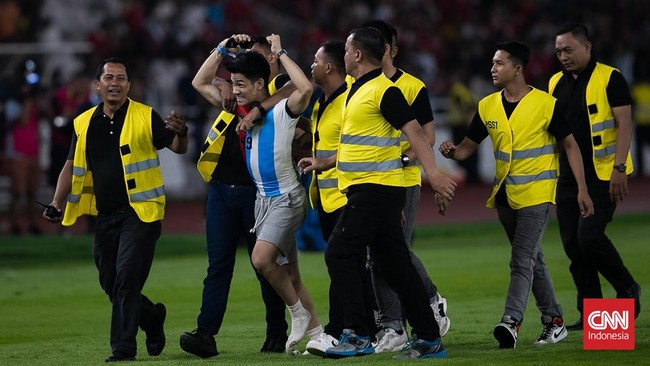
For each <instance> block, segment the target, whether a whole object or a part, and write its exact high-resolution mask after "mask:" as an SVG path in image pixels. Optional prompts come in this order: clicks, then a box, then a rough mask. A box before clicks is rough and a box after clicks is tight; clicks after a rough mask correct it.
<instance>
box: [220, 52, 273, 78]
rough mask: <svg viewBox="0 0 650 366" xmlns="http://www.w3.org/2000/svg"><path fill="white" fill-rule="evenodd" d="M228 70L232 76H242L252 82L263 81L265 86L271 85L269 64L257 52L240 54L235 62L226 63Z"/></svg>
mask: <svg viewBox="0 0 650 366" xmlns="http://www.w3.org/2000/svg"><path fill="white" fill-rule="evenodd" d="M226 70H228V71H229V72H230V73H231V74H242V75H244V77H246V78H247V79H248V80H250V81H252V82H255V81H257V79H263V80H264V85H266V84H268V83H269V77H270V76H271V67H270V66H269V62H268V61H267V60H266V58H265V57H264V56H263V55H261V54H259V53H257V52H244V53H242V54H240V55H239V56H237V57H236V58H235V59H234V60H232V61H230V62H228V63H226Z"/></svg>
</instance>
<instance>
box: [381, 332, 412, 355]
mask: <svg viewBox="0 0 650 366" xmlns="http://www.w3.org/2000/svg"><path fill="white" fill-rule="evenodd" d="M407 341H408V337H407V336H406V333H405V332H403V333H402V334H398V333H397V332H396V331H395V330H394V329H390V328H388V329H386V330H385V333H384V336H383V337H381V339H380V340H379V342H377V346H375V352H377V353H380V352H398V351H401V350H402V347H404V345H405V344H406V342H407Z"/></svg>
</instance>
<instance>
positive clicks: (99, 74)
mask: <svg viewBox="0 0 650 366" xmlns="http://www.w3.org/2000/svg"><path fill="white" fill-rule="evenodd" d="M106 64H122V65H124V70H125V71H126V80H130V78H129V65H128V64H127V63H126V61H124V59H122V58H120V57H115V56H113V57H109V58H107V59H105V60H104V61H102V62H101V63H100V64H99V66H97V71H95V79H96V80H99V79H101V77H102V74H103V73H104V66H105V65H106Z"/></svg>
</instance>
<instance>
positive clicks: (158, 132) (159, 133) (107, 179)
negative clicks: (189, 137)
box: [68, 99, 175, 213]
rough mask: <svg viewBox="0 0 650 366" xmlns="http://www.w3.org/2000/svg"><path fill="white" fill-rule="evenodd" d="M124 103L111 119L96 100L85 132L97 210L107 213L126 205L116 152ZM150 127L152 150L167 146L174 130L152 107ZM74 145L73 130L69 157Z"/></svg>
mask: <svg viewBox="0 0 650 366" xmlns="http://www.w3.org/2000/svg"><path fill="white" fill-rule="evenodd" d="M128 106H129V100H128V99H127V100H126V102H125V103H124V104H123V105H122V106H121V107H120V108H119V109H118V110H117V111H115V113H114V114H113V118H112V119H111V118H109V117H108V116H106V114H104V111H103V110H104V109H103V107H104V104H103V103H100V104H99V105H98V106H97V109H95V112H94V113H93V115H92V117H91V118H90V125H89V126H88V133H87V136H86V162H87V164H88V169H89V170H90V171H92V174H93V185H94V190H95V197H96V200H97V211H99V212H100V213H111V212H114V211H116V210H118V209H120V208H123V207H126V206H128V205H129V199H128V196H127V194H126V184H125V183H124V169H123V168H122V157H121V155H120V134H121V133H122V127H123V126H124V118H125V117H126V111H127V108H128ZM151 130H152V133H153V141H152V142H153V145H154V146H155V147H156V150H160V149H163V148H165V147H167V146H169V145H170V144H171V143H172V141H173V140H174V137H175V134H174V132H172V131H171V130H168V129H167V128H165V122H164V121H163V119H162V118H161V117H160V115H159V114H158V113H157V112H156V111H154V110H153V109H152V110H151ZM76 145H77V134H76V132H74V133H73V134H72V144H71V146H70V152H69V153H68V159H70V160H71V159H74V152H75V148H76Z"/></svg>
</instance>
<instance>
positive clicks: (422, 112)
mask: <svg viewBox="0 0 650 366" xmlns="http://www.w3.org/2000/svg"><path fill="white" fill-rule="evenodd" d="M402 75H404V71H402V70H400V69H397V71H396V72H395V74H394V75H393V76H392V77H391V78H390V81H392V82H394V83H396V82H397V81H398V80H399V78H400V77H401V76H402ZM411 110H412V111H413V115H414V116H415V119H416V120H417V121H418V123H419V124H420V126H424V125H425V124H427V123H429V122H431V121H433V111H432V110H431V102H430V101H429V91H428V90H427V88H425V87H422V88H421V89H420V91H419V92H418V95H416V96H415V99H414V100H413V103H411Z"/></svg>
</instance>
